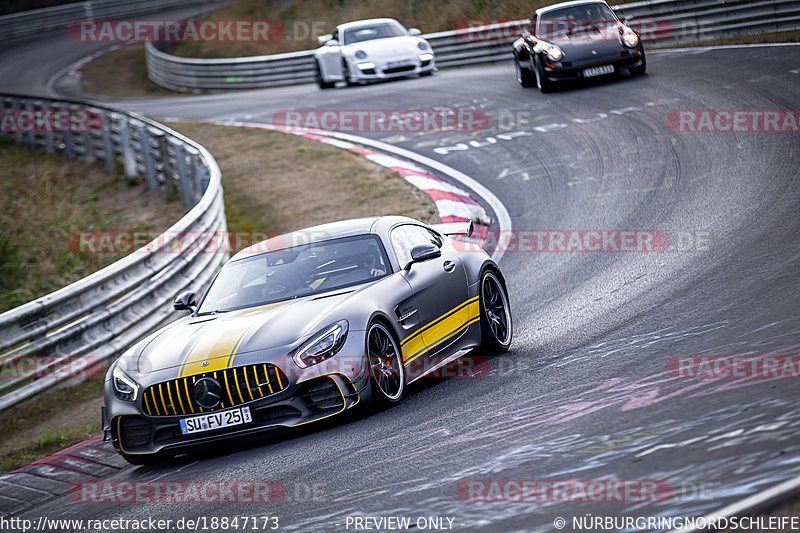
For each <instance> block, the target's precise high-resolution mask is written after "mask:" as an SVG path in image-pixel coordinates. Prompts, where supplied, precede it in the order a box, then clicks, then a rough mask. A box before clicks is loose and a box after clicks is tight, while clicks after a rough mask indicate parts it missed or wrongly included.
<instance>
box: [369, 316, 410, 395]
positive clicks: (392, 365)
mask: <svg viewBox="0 0 800 533" xmlns="http://www.w3.org/2000/svg"><path fill="white" fill-rule="evenodd" d="M367 356H368V359H369V369H370V384H371V387H372V400H373V402H374V403H377V404H379V405H381V404H383V405H390V404H393V403H396V402H398V401H399V400H400V398H402V397H403V391H404V390H405V381H406V372H405V367H404V366H403V359H402V355H401V352H400V348H399V347H398V345H397V342H396V341H395V339H394V336H393V335H392V334H391V332H390V331H389V329H388V328H387V327H386V326H385V325H383V324H382V323H381V322H375V323H373V324H372V325H371V326H370V327H369V330H367Z"/></svg>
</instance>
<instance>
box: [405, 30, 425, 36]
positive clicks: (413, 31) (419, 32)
mask: <svg viewBox="0 0 800 533" xmlns="http://www.w3.org/2000/svg"><path fill="white" fill-rule="evenodd" d="M408 34H409V35H410V36H412V37H416V36H417V35H422V30H420V29H419V28H408Z"/></svg>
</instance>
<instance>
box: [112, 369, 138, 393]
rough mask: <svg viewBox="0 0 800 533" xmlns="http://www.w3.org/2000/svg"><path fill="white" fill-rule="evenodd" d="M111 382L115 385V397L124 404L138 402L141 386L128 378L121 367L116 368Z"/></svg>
mask: <svg viewBox="0 0 800 533" xmlns="http://www.w3.org/2000/svg"><path fill="white" fill-rule="evenodd" d="M111 380H112V381H113V385H114V396H116V397H117V398H119V399H120V400H122V401H124V402H133V401H136V397H137V396H138V395H139V385H138V384H137V383H136V382H135V381H133V380H132V379H131V378H130V377H128V376H127V375H126V374H125V372H123V371H122V370H121V369H120V368H119V367H116V366H115V367H114V372H113V373H112V374H111Z"/></svg>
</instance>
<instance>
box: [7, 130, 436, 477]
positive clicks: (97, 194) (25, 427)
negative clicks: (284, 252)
mask: <svg viewBox="0 0 800 533" xmlns="http://www.w3.org/2000/svg"><path fill="white" fill-rule="evenodd" d="M170 127H172V128H174V129H176V130H178V131H180V132H181V133H183V134H185V135H187V136H188V137H189V138H191V139H194V140H196V141H198V142H199V143H200V144H203V145H204V146H206V147H207V148H208V149H209V150H210V151H211V153H212V154H213V155H214V157H215V158H216V160H217V162H218V163H219V166H220V168H221V170H222V175H223V185H224V187H225V211H226V215H227V218H228V230H229V231H230V232H253V231H257V232H267V231H275V232H281V233H283V232H287V231H291V230H294V229H298V228H302V227H306V226H312V225H315V224H321V223H324V222H330V221H333V220H340V219H344V218H351V217H360V216H369V215H381V214H400V215H407V216H411V217H414V218H417V219H419V220H423V221H426V222H438V220H439V217H438V215H437V211H436V205H435V204H434V203H433V201H432V200H431V199H430V197H428V196H427V195H426V194H425V193H423V192H422V191H420V190H419V189H416V188H415V187H412V186H411V185H410V184H409V183H408V182H406V181H405V180H404V179H403V178H402V177H400V176H399V175H398V174H397V173H396V172H393V171H390V170H387V169H385V168H383V167H380V166H378V165H375V164H373V163H371V162H369V161H367V160H365V159H363V158H361V157H359V156H357V155H356V154H353V153H351V152H348V151H345V150H342V149H340V148H336V147H333V146H330V145H326V144H322V143H319V142H317V141H313V140H311V139H306V138H304V137H299V136H296V135H291V134H287V133H280V132H274V131H264V130H256V129H248V128H235V127H230V126H216V125H210V124H202V123H190V122H181V123H173V124H170ZM0 155H1V156H2V157H3V161H4V162H6V161H8V162H9V163H10V164H7V165H6V166H5V170H4V171H3V180H4V182H6V181H8V182H9V183H16V186H15V194H19V195H24V196H22V197H18V198H16V199H15V198H14V195H9V196H8V197H7V199H6V201H7V202H12V201H13V204H12V205H13V206H16V207H15V209H16V211H15V213H16V218H17V219H18V220H29V221H30V222H26V223H29V224H34V226H36V227H37V228H39V229H37V231H36V233H37V234H38V233H41V234H42V237H41V238H37V239H36V240H35V241H27V240H24V239H23V238H22V237H19V236H18V235H17V233H14V234H13V235H11V237H10V238H9V239H8V240H9V242H10V243H11V245H12V246H16V247H17V248H18V250H19V253H22V254H23V257H25V258H28V259H29V261H28V262H26V263H25V264H26V265H27V266H24V267H22V268H19V269H17V268H15V270H23V271H24V270H26V269H30V268H32V266H36V265H35V258H36V257H40V256H41V255H42V248H41V246H43V245H44V244H46V245H48V246H50V247H51V248H49V250H50V251H49V252H48V253H49V254H56V256H57V255H59V254H61V253H65V252H64V250H63V249H64V247H65V243H66V235H68V234H69V232H70V231H72V230H71V229H69V227H68V228H65V229H59V230H58V234H59V235H61V236H62V237H61V238H59V239H55V240H53V239H51V241H52V242H45V243H43V244H38V243H39V242H40V240H45V241H46V240H47V237H48V236H50V235H52V231H55V229H53V228H55V227H57V226H59V225H60V224H62V223H63V222H62V221H61V220H60V219H61V218H63V217H66V218H68V219H72V218H74V217H81V216H85V215H86V213H84V211H95V210H99V209H100V208H101V207H102V206H100V205H97V204H100V203H102V204H107V205H128V209H131V207H130V206H131V202H129V201H128V199H127V198H128V196H126V194H125V193H126V191H127V190H128V188H129V186H128V185H127V184H125V181H124V180H122V185H119V182H120V178H119V177H111V178H109V177H108V176H106V175H105V174H104V170H103V169H102V168H95V167H94V166H91V167H87V166H86V165H83V164H81V163H69V162H63V161H62V160H61V159H60V158H57V157H47V158H43V157H42V153H41V152H40V151H37V150H34V149H31V148H27V147H23V146H17V145H13V144H11V145H9V144H8V143H6V142H4V141H0ZM7 157H11V159H6V158H7ZM25 169H27V170H25ZM86 173H91V174H92V177H91V178H87V177H86V176H85V174H86ZM43 175H45V176H49V177H48V178H47V179H44V178H43V177H42V176H43ZM78 177H80V178H81V179H80V180H79V179H77V178H78ZM95 181H96V182H97V184H95V185H94V186H92V185H91V183H93V182H95ZM43 183H50V185H48V187H50V189H48V191H49V192H47V193H46V194H45V193H43V192H42V189H43V188H45V189H46V187H44V186H43V185H41V184H43ZM101 183H107V185H105V186H100V185H99V184H101ZM54 184H55V185H54ZM118 188H120V189H122V192H120V191H119V190H117V189H118ZM26 189H27V190H26ZM151 192H154V193H155V194H158V195H159V200H158V201H156V202H154V203H153V204H152V205H154V206H156V207H157V206H160V205H163V202H164V200H163V193H162V192H160V191H151ZM147 194H150V193H149V192H145V193H144V196H146V195H147ZM39 196H40V197H41V198H37V197H39ZM87 196H91V197H92V198H93V199H94V200H93V202H95V203H92V204H88V205H87V204H86V203H85V202H84V199H85V198H86V197H87ZM30 202H36V203H34V204H33V205H28V204H29V203H30ZM152 205H151V208H152ZM23 210H24V212H23ZM160 211H174V210H173V209H161V210H160ZM4 212H5V214H4V215H2V217H3V218H0V221H2V224H6V223H9V224H10V223H12V222H13V219H14V218H15V217H13V216H11V215H10V214H9V213H8V209H6V210H4ZM50 213H52V215H51V214H50ZM136 213H139V214H138V215H136ZM148 216H150V215H147V213H146V212H141V211H139V210H138V209H133V210H132V211H131V212H128V211H126V212H125V213H122V214H118V215H116V218H115V216H111V215H106V216H101V217H100V218H99V219H98V220H97V221H96V222H95V223H94V224H95V225H94V226H93V227H92V229H101V228H102V229H106V227H105V224H111V223H112V221H114V220H115V219H119V220H117V223H118V224H125V225H127V227H126V229H130V227H131V225H132V224H133V223H134V222H135V221H136V220H137V218H141V219H142V220H150V219H149V218H148ZM79 220H82V219H80V218H79ZM76 224H77V227H81V228H82V227H83V224H84V222H76ZM148 224H149V225H152V224H153V222H152V221H150V222H148ZM167 225H168V223H167V221H165V222H164V225H163V226H159V227H163V228H166V227H167ZM0 227H6V226H2V225H0ZM11 227H13V226H11ZM70 227H72V226H70ZM25 233H26V231H25V230H23V231H22V232H21V234H25ZM244 244H245V245H246V244H248V243H246V242H245V243H244ZM5 257H6V256H5V255H3V258H4V259H5ZM118 258H119V256H113V257H109V258H107V260H114V259H118ZM90 259H92V258H90ZM15 261H17V260H15ZM3 264H4V265H5V261H4V262H3ZM80 272H86V271H85V270H84V271H75V272H72V271H71V272H70V273H71V275H78V274H79V273H80ZM87 273H88V272H87ZM25 275H30V272H27V273H25ZM37 277H41V276H37ZM78 277H80V276H78ZM0 279H2V278H0ZM61 279H62V280H66V279H67V278H66V277H63V276H62V278H61ZM27 282H28V278H17V282H16V283H17V284H19V285H14V286H19V287H26V290H30V289H29V288H27V285H25V283H27ZM62 284H63V283H62ZM56 285H57V283H56ZM3 294H4V295H5V292H4V293H3ZM102 404H103V400H102V377H98V378H93V379H91V380H89V381H86V382H84V383H83V384H79V385H76V386H71V387H63V388H59V389H55V390H52V391H50V392H48V393H46V394H43V395H41V396H38V397H36V398H34V399H32V400H30V401H28V402H26V403H24V404H21V405H19V406H17V407H16V408H15V409H13V410H11V411H8V412H6V413H0V434H2V435H3V439H2V443H0V473H2V472H7V471H9V470H13V469H15V468H19V467H21V466H24V465H26V464H28V463H30V462H31V461H35V460H37V459H41V458H42V457H46V456H47V455H50V454H52V453H54V452H56V451H58V450H60V449H63V448H65V447H67V446H70V445H72V444H75V443H76V442H80V441H82V440H84V439H86V438H88V437H91V436H93V435H97V434H98V433H99V432H100V406H101V405H102Z"/></svg>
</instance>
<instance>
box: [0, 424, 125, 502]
mask: <svg viewBox="0 0 800 533" xmlns="http://www.w3.org/2000/svg"><path fill="white" fill-rule="evenodd" d="M127 466H128V463H127V462H126V461H125V460H124V459H123V458H122V457H121V456H120V455H119V454H118V453H117V452H115V451H114V450H113V448H112V447H111V445H110V443H104V442H103V436H102V435H98V436H96V437H92V438H91V439H89V440H85V441H83V442H79V443H78V444H75V445H73V446H70V447H69V448H65V449H63V450H60V451H58V452H56V453H54V454H53V455H51V456H49V457H45V458H44V459H39V460H38V461H34V462H33V463H31V464H29V465H27V466H23V467H22V468H20V469H18V470H14V471H13V472H10V473H8V474H3V475H2V476H0V516H13V515H16V514H19V513H21V512H24V511H26V510H29V509H31V508H33V507H35V506H36V505H39V504H42V503H44V502H46V501H48V500H52V499H53V498H56V497H58V496H62V495H64V494H67V492H69V488H70V486H71V485H72V484H73V483H77V482H81V481H92V480H96V479H104V478H107V477H109V476H111V475H113V474H115V473H116V472H119V471H120V470H122V469H123V468H125V467H127Z"/></svg>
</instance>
